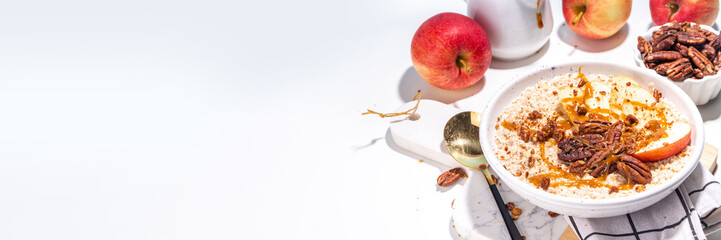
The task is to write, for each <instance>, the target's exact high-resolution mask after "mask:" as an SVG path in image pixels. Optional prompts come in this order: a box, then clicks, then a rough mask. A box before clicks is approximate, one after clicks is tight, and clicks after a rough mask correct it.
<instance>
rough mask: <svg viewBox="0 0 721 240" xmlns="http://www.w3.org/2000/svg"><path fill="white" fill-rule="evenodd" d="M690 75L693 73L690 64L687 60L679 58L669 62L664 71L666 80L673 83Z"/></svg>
mask: <svg viewBox="0 0 721 240" xmlns="http://www.w3.org/2000/svg"><path fill="white" fill-rule="evenodd" d="M689 49H694V48H689ZM689 52H690V51H689ZM691 73H693V68H692V67H691V63H690V62H689V60H688V58H680V59H678V60H676V61H673V62H671V63H670V64H669V66H668V69H667V70H666V76H668V78H670V79H671V80H673V81H683V80H684V79H686V78H687V77H688V76H689V75H690V74H691Z"/></svg>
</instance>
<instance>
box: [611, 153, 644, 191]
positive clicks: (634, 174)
mask: <svg viewBox="0 0 721 240" xmlns="http://www.w3.org/2000/svg"><path fill="white" fill-rule="evenodd" d="M620 160H621V161H619V162H617V163H616V168H617V169H618V172H619V173H621V175H623V176H624V177H626V179H628V180H632V181H633V182H636V183H640V184H647V183H650V182H651V179H652V176H651V170H650V169H649V168H648V166H647V165H646V164H645V163H644V162H641V160H638V159H636V158H634V157H632V156H630V155H621V159H620Z"/></svg>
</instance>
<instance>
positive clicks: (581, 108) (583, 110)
mask: <svg viewBox="0 0 721 240" xmlns="http://www.w3.org/2000/svg"><path fill="white" fill-rule="evenodd" d="M576 113H578V115H579V116H585V115H586V113H588V109H587V108H586V106H584V105H578V107H576Z"/></svg>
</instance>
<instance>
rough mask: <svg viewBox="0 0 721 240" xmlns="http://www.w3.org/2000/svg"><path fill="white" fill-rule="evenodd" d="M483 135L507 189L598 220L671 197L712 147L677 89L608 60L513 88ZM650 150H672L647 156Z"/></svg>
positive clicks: (504, 91)
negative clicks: (705, 147) (705, 144)
mask: <svg viewBox="0 0 721 240" xmlns="http://www.w3.org/2000/svg"><path fill="white" fill-rule="evenodd" d="M579 68H580V69H581V70H580V71H581V72H582V73H583V74H582V75H583V77H581V76H580V75H579V74H578V73H579ZM582 78H583V79H584V80H581V79H582ZM653 89H655V90H656V91H655V92H654V90H653ZM649 96H650V97H649ZM534 112H535V113H534ZM629 115H632V116H631V117H629ZM679 126H680V127H679ZM684 127H685V128H684ZM549 129H551V130H549ZM678 129H682V130H678ZM689 129H690V134H681V135H684V136H680V137H677V139H678V141H677V140H676V138H675V137H676V136H677V135H679V134H677V132H679V131H681V132H688V131H689ZM480 136H481V139H482V141H481V144H482V147H483V149H484V152H485V153H486V158H487V159H488V162H489V164H490V165H491V167H492V169H494V170H495V172H496V174H497V175H498V177H499V178H500V179H501V181H502V183H503V184H504V185H506V186H508V187H509V188H511V189H512V190H513V191H514V192H516V193H517V194H519V195H520V196H522V197H523V198H525V199H527V200H528V201H530V202H532V203H534V204H535V205H537V206H539V207H542V208H545V209H547V210H550V211H554V212H557V213H562V214H566V215H571V216H579V217H591V218H593V217H608V216H617V215H622V214H626V213H630V212H634V211H637V210H640V209H643V208H645V207H648V206H650V205H652V204H654V203H656V202H658V201H659V200H661V199H662V198H664V197H666V196H667V195H668V194H669V193H671V192H672V191H673V190H674V189H676V188H677V187H678V186H679V185H680V184H681V183H682V182H683V180H685V179H686V178H687V177H688V176H689V174H690V173H691V172H692V170H693V169H694V168H695V166H696V165H697V164H698V161H699V159H700V157H701V152H702V150H703V149H702V148H703V141H704V131H703V120H702V119H701V115H700V113H699V112H698V109H697V108H696V105H695V104H694V102H693V101H692V100H691V99H690V98H689V97H688V96H687V95H686V94H685V93H684V91H683V90H681V89H680V88H679V87H678V86H676V85H675V84H673V83H672V82H670V81H668V80H667V79H664V78H661V77H660V76H658V75H655V74H653V73H649V72H646V71H641V70H639V69H638V68H635V67H633V66H624V65H618V64H612V63H601V62H581V63H570V64H561V65H557V66H553V67H546V68H542V69H540V70H537V71H534V72H532V73H529V74H526V75H523V76H520V77H518V78H516V79H514V80H513V81H511V82H509V83H507V84H506V85H505V86H503V87H502V88H501V89H500V90H499V91H498V92H497V93H496V95H495V96H494V97H493V98H492V99H491V100H490V101H489V103H488V105H486V108H485V110H484V113H483V119H482V120H481V126H480ZM669 139H671V140H669ZM683 140H685V141H683ZM662 142H666V143H662ZM662 147H663V148H662ZM649 149H656V150H658V149H662V150H664V151H656V150H652V151H654V154H650V155H654V156H653V157H649V156H650V155H649V154H647V153H649V152H650V151H649ZM670 151H673V152H671V154H672V155H668V154H667V155H664V154H665V153H669V152H670ZM664 152H665V153H664ZM676 152H678V153H677V154H674V153H676ZM659 156H660V157H661V158H662V159H661V160H659V158H658V157H659Z"/></svg>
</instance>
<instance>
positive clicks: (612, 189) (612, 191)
mask: <svg viewBox="0 0 721 240" xmlns="http://www.w3.org/2000/svg"><path fill="white" fill-rule="evenodd" d="M617 192H618V187H616V186H613V187H611V189H609V190H608V194H611V193H617Z"/></svg>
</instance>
